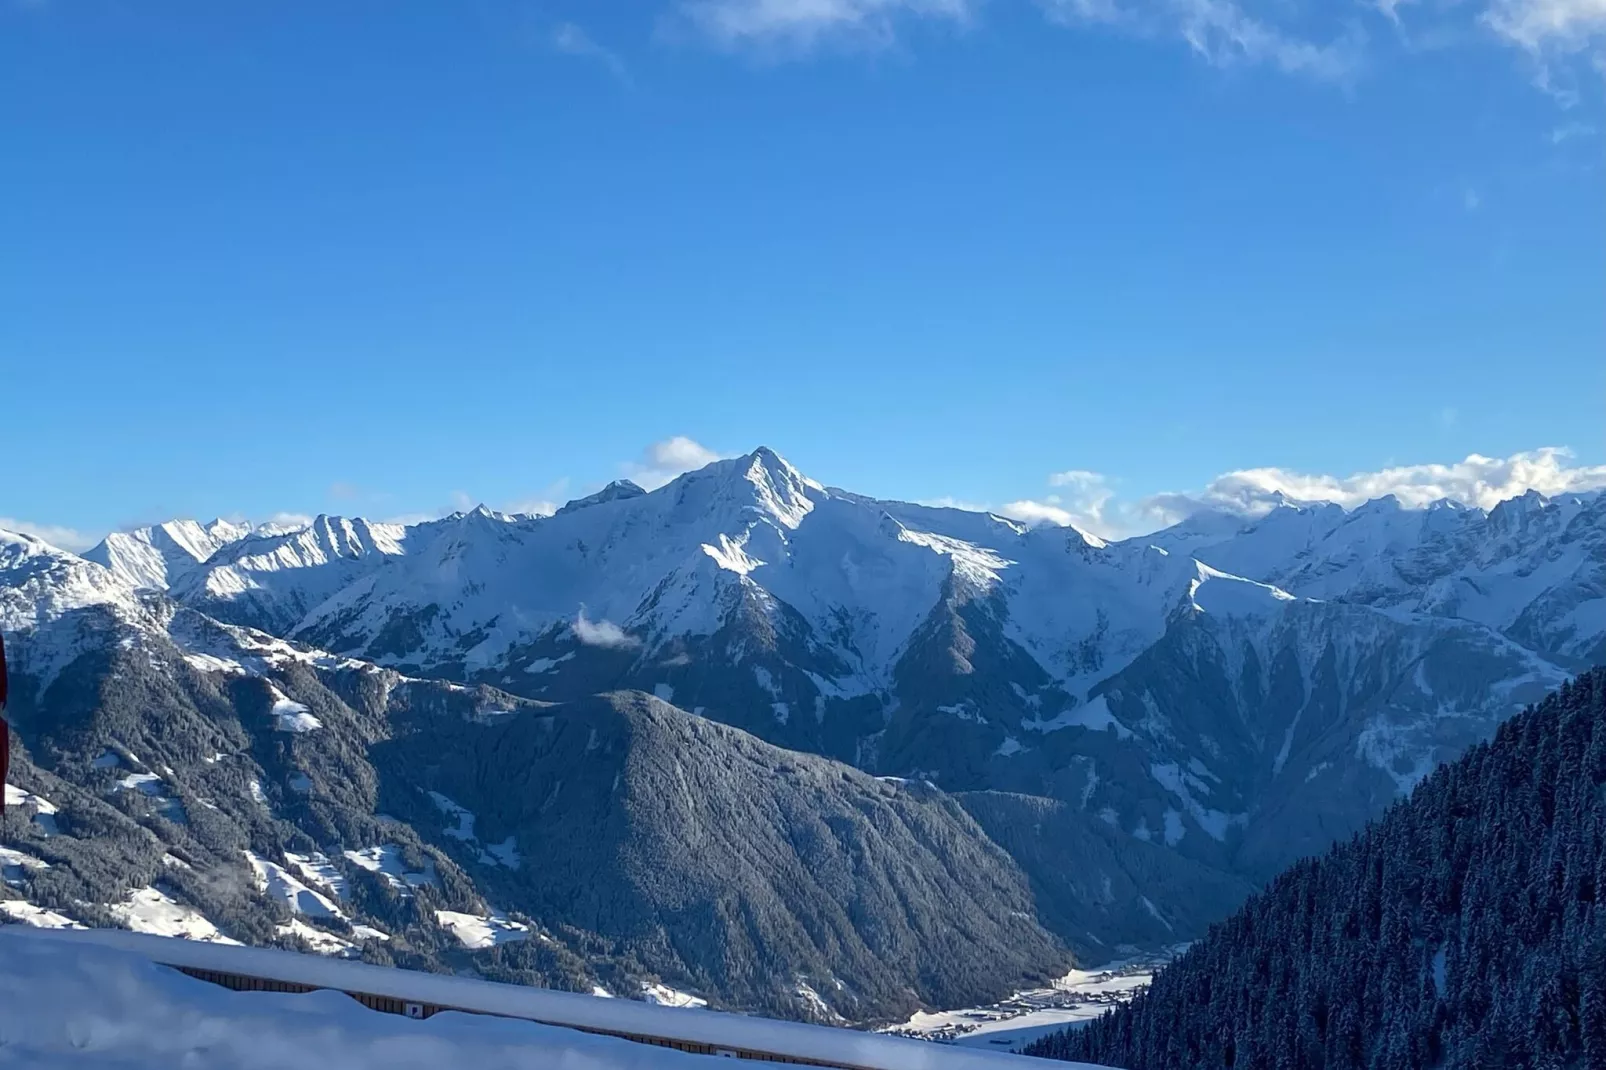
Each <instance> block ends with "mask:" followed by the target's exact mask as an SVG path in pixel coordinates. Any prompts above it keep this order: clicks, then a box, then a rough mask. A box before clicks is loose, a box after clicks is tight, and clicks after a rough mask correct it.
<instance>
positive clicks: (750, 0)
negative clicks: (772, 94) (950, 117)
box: [679, 0, 977, 53]
mask: <svg viewBox="0 0 1606 1070" xmlns="http://www.w3.org/2000/svg"><path fill="white" fill-rule="evenodd" d="M976 2H977V0H683V2H682V3H681V4H680V6H679V11H680V14H681V17H682V18H683V19H684V21H685V22H686V23H688V24H689V25H690V26H691V27H692V29H693V30H695V31H696V32H698V33H699V34H701V35H702V36H703V37H705V38H707V39H708V40H709V41H711V42H712V43H713V44H714V45H716V46H717V47H719V48H723V49H726V50H738V49H757V50H760V51H770V52H775V51H780V52H792V53H806V52H810V51H812V50H814V49H815V48H818V47H820V46H822V45H826V44H838V45H847V46H853V47H861V48H862V47H871V48H882V47H886V46H887V45H889V44H891V43H892V42H893V41H894V40H895V39H896V27H897V24H898V22H899V21H901V20H904V19H910V18H926V19H938V20H942V21H945V22H949V23H958V24H963V23H966V22H968V21H970V19H971V18H972V16H973V15H974V13H975V6H976Z"/></svg>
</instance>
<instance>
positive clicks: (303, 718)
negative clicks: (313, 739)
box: [269, 688, 323, 735]
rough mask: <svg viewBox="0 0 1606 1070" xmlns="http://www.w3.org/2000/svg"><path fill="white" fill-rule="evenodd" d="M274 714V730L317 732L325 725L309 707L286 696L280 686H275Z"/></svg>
mask: <svg viewBox="0 0 1606 1070" xmlns="http://www.w3.org/2000/svg"><path fill="white" fill-rule="evenodd" d="M272 690H273V709H272V710H270V711H269V712H270V713H272V715H273V720H274V725H273V727H274V730H275V731H279V732H289V733H292V734H294V735H300V734H301V733H303V732H315V731H317V730H318V729H320V728H322V727H323V722H322V721H320V720H318V718H316V717H314V716H313V715H312V714H311V713H308V712H307V707H306V706H305V705H303V704H302V703H299V702H292V701H290V699H288V698H286V697H285V696H284V695H283V694H282V693H281V692H280V691H279V689H278V688H273V689H272Z"/></svg>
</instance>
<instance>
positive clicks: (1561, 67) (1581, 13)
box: [1478, 0, 1606, 108]
mask: <svg viewBox="0 0 1606 1070" xmlns="http://www.w3.org/2000/svg"><path fill="white" fill-rule="evenodd" d="M1478 21H1479V22H1480V23H1481V24H1482V25H1483V26H1484V27H1486V28H1487V29H1489V30H1492V31H1493V32H1494V33H1495V35H1496V36H1498V37H1499V38H1501V39H1503V40H1505V41H1506V42H1508V43H1509V44H1512V45H1515V46H1516V47H1518V48H1520V49H1521V50H1522V51H1523V52H1525V53H1527V55H1528V57H1529V59H1530V62H1531V63H1532V65H1533V72H1534V74H1533V83H1534V85H1535V86H1536V87H1537V88H1538V89H1540V90H1541V91H1542V92H1545V93H1548V94H1549V95H1550V96H1551V97H1553V98H1555V100H1556V102H1557V103H1558V104H1560V105H1561V106H1562V107H1564V108H1572V107H1576V106H1577V105H1578V103H1579V102H1580V101H1581V100H1582V99H1583V94H1582V92H1581V90H1580V88H1579V85H1580V81H1579V74H1580V69H1581V70H1582V71H1583V77H1584V78H1587V79H1590V80H1591V81H1596V80H1598V76H1599V74H1600V73H1601V72H1602V71H1606V0H1488V4H1487V6H1486V7H1485V8H1484V9H1483V12H1482V14H1480V15H1479V16H1478ZM1580 61H1582V62H1581V63H1580Z"/></svg>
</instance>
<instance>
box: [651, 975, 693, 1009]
mask: <svg viewBox="0 0 1606 1070" xmlns="http://www.w3.org/2000/svg"><path fill="white" fill-rule="evenodd" d="M641 998H642V999H644V1000H646V1001H647V1002H648V1003H656V1004H658V1005H659V1006H660V1007H706V1006H708V1001H707V1000H706V999H698V998H697V997H696V996H693V995H690V994H689V993H686V992H679V991H676V990H675V989H673V988H670V987H669V986H668V985H662V984H650V983H648V982H646V981H643V982H642V983H641Z"/></svg>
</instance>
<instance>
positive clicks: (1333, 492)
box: [1137, 447, 1606, 525]
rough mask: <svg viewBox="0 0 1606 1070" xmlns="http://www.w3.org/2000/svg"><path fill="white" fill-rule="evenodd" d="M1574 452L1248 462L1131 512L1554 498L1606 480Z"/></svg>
mask: <svg viewBox="0 0 1606 1070" xmlns="http://www.w3.org/2000/svg"><path fill="white" fill-rule="evenodd" d="M1572 456H1573V455H1572V453H1571V452H1570V451H1569V450H1565V449H1559V448H1556V447H1546V448H1544V449H1538V450H1530V451H1527V452H1524V453H1515V454H1512V455H1511V456H1510V457H1484V456H1482V455H1481V454H1476V453H1474V454H1471V455H1470V456H1468V457H1467V458H1466V460H1464V461H1458V462H1456V463H1454V464H1416V465H1402V466H1397V467H1392V468H1384V469H1381V470H1379V471H1376V472H1357V473H1355V474H1354V475H1350V476H1342V477H1340V476H1328V475H1310V474H1307V473H1302V472H1293V471H1290V470H1288V469H1286V468H1248V469H1244V470H1242V471H1238V472H1228V473H1227V474H1225V475H1222V476H1218V477H1217V478H1215V479H1214V480H1212V481H1211V482H1210V484H1209V485H1208V486H1206V487H1205V488H1204V490H1202V491H1197V492H1192V493H1185V494H1157V495H1154V496H1153V497H1151V498H1148V499H1145V500H1144V501H1143V502H1141V503H1139V505H1138V507H1137V514H1138V515H1141V516H1147V517H1149V518H1150V520H1151V522H1153V523H1158V524H1160V525H1164V524H1168V523H1175V522H1176V521H1177V520H1181V519H1182V518H1184V517H1186V516H1188V515H1189V514H1191V513H1194V512H1197V511H1199V510H1200V509H1208V508H1216V509H1226V510H1230V511H1234V512H1241V513H1244V514H1246V515H1250V516H1253V515H1257V514H1259V513H1264V512H1265V511H1267V510H1268V509H1270V508H1271V507H1272V506H1273V504H1274V503H1275V502H1276V501H1277V498H1278V496H1279V495H1281V496H1283V497H1286V498H1291V499H1294V500H1295V501H1306V502H1333V503H1336V504H1338V505H1341V506H1343V507H1344V508H1346V509H1353V508H1355V507H1356V506H1358V505H1363V504H1365V503H1366V502H1369V501H1371V500H1372V499H1374V498H1382V497H1386V496H1388V495H1390V494H1392V495H1394V496H1395V497H1396V498H1398V499H1399V500H1400V503H1401V504H1402V505H1405V506H1406V507H1408V508H1422V507H1424V506H1426V505H1429V504H1431V503H1433V502H1436V501H1438V500H1439V499H1441V498H1449V499H1450V500H1452V501H1457V502H1462V503H1464V504H1466V505H1473V506H1477V507H1479V508H1483V509H1492V508H1494V507H1495V506H1496V505H1498V504H1500V503H1501V502H1503V501H1506V500H1507V499H1510V498H1516V497H1518V496H1520V495H1522V494H1524V493H1526V492H1528V491H1530V490H1536V491H1538V492H1539V493H1540V494H1543V495H1546V496H1547V497H1553V496H1555V495H1558V494H1571V493H1581V492H1584V491H1591V490H1599V489H1601V488H1603V487H1606V465H1583V466H1575V465H1571V464H1569V463H1568V462H1569V461H1571V460H1572Z"/></svg>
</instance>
